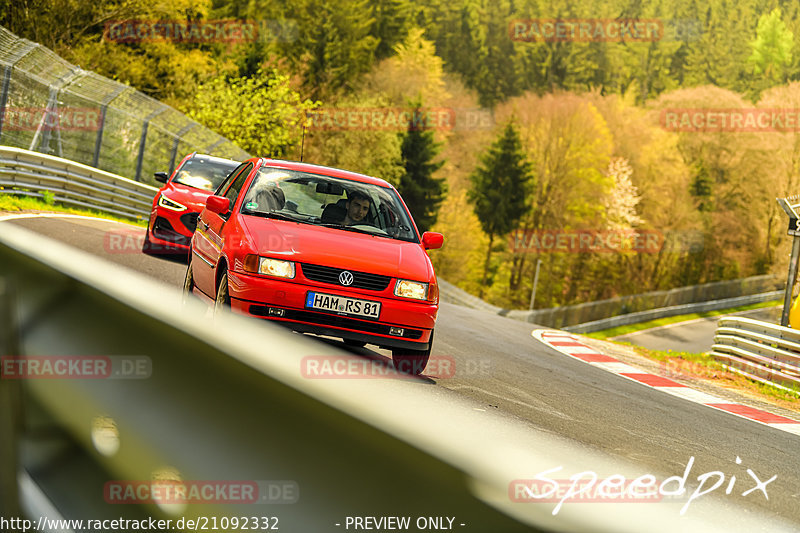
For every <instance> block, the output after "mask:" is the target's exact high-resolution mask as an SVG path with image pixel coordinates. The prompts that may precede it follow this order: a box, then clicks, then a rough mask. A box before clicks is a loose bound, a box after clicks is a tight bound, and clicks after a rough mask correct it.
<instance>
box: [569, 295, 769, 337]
mask: <svg viewBox="0 0 800 533" xmlns="http://www.w3.org/2000/svg"><path fill="white" fill-rule="evenodd" d="M781 303H782V301H781V300H772V301H769V302H761V303H757V304H750V305H740V306H738V307H731V308H729V309H718V310H716V311H706V312H705V313H690V314H688V315H676V316H669V317H666V318H659V319H656V320H649V321H647V322H640V323H638V324H629V325H627V326H617V327H615V328H609V329H603V330H600V331H595V332H593V333H582V335H585V336H587V337H592V338H593V339H600V340H605V339H608V338H609V337H620V336H622V335H627V334H629V333H634V332H636V331H642V330H644V329H650V328H657V327H660V326H667V325H669V324H675V323H677V322H686V321H687V320H694V319H696V318H709V317H712V316H720V315H727V314H730V313H738V312H739V311H750V310H751V309H762V308H764V307H774V306H776V305H781Z"/></svg>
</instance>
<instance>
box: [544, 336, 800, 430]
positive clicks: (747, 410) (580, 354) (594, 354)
mask: <svg viewBox="0 0 800 533" xmlns="http://www.w3.org/2000/svg"><path fill="white" fill-rule="evenodd" d="M531 335H532V336H533V337H534V338H535V339H537V340H539V341H541V342H542V343H544V344H546V345H547V346H550V347H551V348H553V349H555V350H558V351H559V352H561V353H563V354H565V355H568V356H570V357H574V358H575V359H579V360H581V361H583V362H585V363H589V364H590V365H592V366H596V367H599V368H602V369H604V370H607V371H608V372H612V373H614V374H617V375H619V376H622V377H624V378H627V379H630V380H632V381H636V382H639V383H642V384H644V385H647V386H649V387H652V388H654V389H658V390H660V391H663V392H666V393H667V394H671V395H673V396H678V397H679V398H683V399H685V400H689V401H692V402H695V403H700V404H703V405H707V406H708V407H713V408H714V409H718V410H720V411H725V412H726V413H730V414H733V415H737V416H740V417H742V418H746V419H748V420H753V421H755V422H759V423H761V424H765V425H767V426H770V427H773V428H775V429H780V430H783V431H787V432H789V433H794V434H795V435H800V422H797V421H795V420H792V419H791V418H786V417H785V416H780V415H776V414H773V413H769V412H767V411H762V410H761V409H756V408H754V407H749V406H747V405H742V404H738V403H735V402H731V401H728V400H723V399H722V398H718V397H716V396H713V395H711V394H707V393H705V392H702V391H699V390H695V389H692V388H690V387H687V386H686V385H682V384H680V383H678V382H675V381H672V380H671V379H669V378H665V377H663V376H657V375H655V374H650V373H648V372H644V371H643V370H640V369H638V368H634V367H632V366H630V365H628V364H625V363H623V362H622V361H620V360H618V359H615V358H613V357H611V356H609V355H606V354H604V353H601V352H598V351H597V350H595V349H594V348H591V347H589V346H587V345H585V344H583V343H582V342H580V340H579V338H578V337H577V336H575V335H573V334H571V333H567V332H566V331H558V330H552V329H536V330H533V331H532V332H531Z"/></svg>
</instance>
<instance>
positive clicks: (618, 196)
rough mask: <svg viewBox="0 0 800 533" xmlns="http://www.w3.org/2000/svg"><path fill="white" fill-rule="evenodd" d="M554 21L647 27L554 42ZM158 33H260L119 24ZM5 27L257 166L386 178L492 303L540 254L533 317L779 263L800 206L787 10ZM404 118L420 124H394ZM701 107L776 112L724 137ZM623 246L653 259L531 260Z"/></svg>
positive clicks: (142, 8) (482, 0)
mask: <svg viewBox="0 0 800 533" xmlns="http://www.w3.org/2000/svg"><path fill="white" fill-rule="evenodd" d="M557 20H560V21H562V25H563V21H567V22H569V23H570V24H572V23H576V22H584V23H589V24H591V25H592V26H591V27H592V28H593V30H597V28H600V30H597V31H603V30H608V28H611V27H612V26H613V24H612V26H609V22H611V23H613V22H614V21H617V22H619V21H631V22H632V23H633V22H637V21H646V22H651V23H656V24H657V27H658V31H657V32H656V33H657V35H656V36H655V37H653V38H641V36H640V35H638V34H636V33H635V32H634V31H633V30H631V31H629V32H628V33H627V34H626V35H624V36H622V37H619V36H613V35H607V34H605V33H604V34H601V35H599V37H598V36H597V35H594V37H592V38H591V39H580V38H575V37H574V36H573V37H570V35H569V32H567V33H566V34H562V35H561V37H560V38H548V37H547V35H548V34H547V33H546V32H547V31H548V28H550V29H552V28H553V26H549V27H548V26H546V24H547V23H551V22H553V21H557ZM132 21H135V22H132ZM155 21H159V22H161V23H167V24H173V26H172V27H174V24H179V25H180V24H187V23H200V22H203V21H251V22H252V24H254V25H255V26H257V27H258V28H259V32H258V35H257V37H255V38H252V36H250V37H247V36H245V37H247V38H245V37H237V36H234V37H233V38H228V39H213V38H196V39H185V38H184V39H175V38H152V37H153V35H154V34H152V33H151V34H150V37H147V36H146V35H145V34H140V35H139V36H138V37H136V36H135V34H134V33H131V31H130V28H131V27H133V28H142V27H143V26H142V23H145V24H146V25H147V24H152V23H153V22H155ZM126 23H127V24H128V27H127V30H126V26H125V24H126ZM131 24H133V26H131ZM0 25H3V26H5V27H6V28H8V29H9V30H11V31H12V32H14V33H16V34H17V35H20V36H22V37H25V38H28V39H30V40H32V41H36V42H38V43H41V44H43V45H44V46H47V47H49V48H51V49H53V50H54V51H55V52H56V53H58V54H59V55H61V56H62V57H64V58H65V59H67V60H68V61H70V62H72V63H75V64H77V65H79V66H81V67H82V68H84V69H87V70H92V71H95V72H97V73H99V74H102V75H104V76H107V77H109V78H112V79H115V80H118V81H120V82H123V83H126V84H129V85H131V86H133V87H135V88H137V89H139V90H141V91H143V92H145V93H146V94H148V95H150V96H152V97H154V98H157V99H159V100H161V101H164V102H166V103H168V104H170V105H172V106H174V107H176V108H177V109H179V110H181V111H183V112H184V113H186V114H188V115H189V116H191V117H192V118H194V119H196V120H198V121H200V122H202V123H203V124H205V125H206V126H208V127H209V128H211V129H213V130H215V131H217V132H218V133H220V134H222V135H224V136H226V137H228V138H229V139H231V140H232V141H234V142H235V143H237V144H238V145H239V146H241V147H242V148H243V149H245V150H247V151H248V152H250V153H251V154H254V155H259V156H271V157H281V158H288V159H299V158H300V151H301V149H302V151H303V158H304V160H305V161H309V162H314V163H318V164H323V165H331V166H338V167H341V168H346V169H350V170H354V171H358V172H363V173H366V174H370V175H374V176H378V177H381V178H384V179H386V180H387V181H389V182H391V183H392V184H394V185H395V186H396V187H398V189H399V190H400V192H401V194H402V195H403V197H404V198H405V199H406V202H407V203H408V204H409V208H410V209H411V211H412V214H413V215H414V217H415V219H416V220H417V222H418V224H419V225H420V226H421V229H423V230H424V229H428V230H433V231H440V232H442V233H444V234H445V246H444V248H443V249H441V250H437V251H435V252H431V257H432V259H433V261H434V264H435V266H436V269H437V274H438V275H439V276H440V277H442V278H444V279H447V280H448V281H450V282H451V283H455V284H456V285H458V286H460V287H461V288H463V289H465V290H467V291H469V292H471V293H473V294H480V295H482V296H483V297H484V298H485V299H487V300H488V301H490V302H491V303H494V304H496V305H499V306H502V307H506V308H527V306H528V303H529V298H530V292H531V288H532V284H533V279H534V269H535V266H536V263H537V260H541V261H542V263H541V273H540V278H539V285H538V290H537V297H536V307H537V308H542V307H551V306H556V305H564V304H571V303H579V302H587V301H594V300H598V299H603V298H609V297H614V296H620V295H627V294H634V293H640V292H646V291H650V290H659V289H668V288H673V287H679V286H684V285H693V284H697V283H704V282H711V281H718V280H724V279H733V278H738V277H744V276H749V275H755V274H764V273H780V274H783V273H785V271H786V266H787V265H786V263H787V259H788V257H787V255H788V254H787V252H788V247H789V237H787V235H786V231H785V229H786V221H787V219H786V217H785V215H784V214H783V213H782V211H780V209H779V208H778V205H777V203H776V202H775V198H776V197H783V196H787V195H790V194H796V193H800V190H798V185H799V184H800V120H794V122H791V121H792V120H793V118H792V117H797V116H798V114H799V113H800V81H798V80H800V4H798V3H797V2H789V1H786V2H781V1H763V0H760V1H759V0H736V1H733V0H663V1H653V0H643V1H634V0H618V1H613V0H612V1H601V2H597V1H595V0H591V1H587V0H577V1H560V0H552V1H547V0H522V1H508V0H492V1H489V0H448V1H445V0H427V1H426V2H425V3H424V4H418V3H416V2H412V1H408V0H374V1H366V0H334V1H324V0H291V1H289V0H96V1H93V2H85V1H83V0H0ZM217 25H218V26H219V23H217ZM163 27H166V26H162V28H163ZM617 27H618V26H617ZM125 31H128V33H127V34H126V33H125ZM114 32H116V33H114ZM125 35H127V38H124V36H125ZM142 35H145V36H144V37H142ZM121 36H122V37H121ZM637 37H639V38H637ZM651 37H652V36H651ZM415 109H416V110H417V115H418V117H422V119H423V120H422V122H419V123H417V125H416V127H414V126H413V125H412V126H411V127H407V126H405V125H403V124H402V121H401V124H400V125H399V127H396V126H394V125H393V124H392V126H391V127H390V126H389V122H390V121H391V120H392V119H394V118H397V117H403V116H407V115H403V113H404V112H409V111H413V110H415ZM337 110H338V112H339V115H336V113H337ZM709 110H718V111H719V112H720V113H721V114H720V116H723V115H724V116H726V117H727V118H728V119H730V117H732V116H734V115H737V114H738V116H741V117H745V118H746V117H748V116H750V117H751V118H752V117H757V116H759V115H758V113H759V112H766V113H767V114H770V115H771V116H772V117H773V119H772V122H770V123H769V124H766V125H765V124H760V123H757V122H755V123H754V122H750V123H748V122H744V123H740V124H739V125H738V127H731V125H730V124H727V125H726V126H722V127H721V126H719V123H716V124H713V123H711V122H709V120H711V117H712V115H711V114H710V111H709ZM342 113H344V114H342ZM373 113H377V115H374V116H377V117H378V118H377V119H369V120H367V119H366V118H364V117H367V116H369V117H373ZM698 113H699V115H700V117H701V119H702V120H703V122H702V124H700V123H698V122H697V120H701V119H698V118H697V115H698ZM776 113H777V115H778V116H779V118H778V123H777V126H776V123H775V122H774V120H775V119H774V116H775V115H776ZM337 116H338V117H339V118H338V119H337V118H336V117H337ZM342 116H344V117H347V120H348V121H349V122H342V120H341V117H342ZM359 117H360V118H359ZM668 117H673V118H674V117H678V119H676V120H677V121H672V120H671V119H669V118H668ZM687 117H688V118H687ZM337 120H338V122H337ZM359 121H360V122H359ZM742 124H745V125H747V126H748V127H743V126H742ZM753 124H755V126H753ZM734 126H736V125H734ZM476 213H478V214H476ZM479 215H480V216H479ZM636 233H638V234H639V235H640V236H642V235H643V236H648V235H649V236H653V235H655V236H657V238H658V239H659V241H658V242H659V243H660V244H659V246H658V247H657V248H656V249H652V248H644V249H639V248H636V247H635V246H633V245H631V246H632V248H629V249H622V250H621V249H611V250H609V249H598V248H597V247H594V248H592V247H590V249H580V250H577V249H576V247H575V246H572V247H571V249H570V250H569V251H563V249H562V251H559V252H553V251H552V247H551V248H549V249H546V248H547V247H546V246H544V244H543V243H545V242H546V240H545V238H546V236H551V237H549V238H553V239H555V238H556V237H557V236H558V235H562V236H565V238H566V240H562V244H564V242H569V239H570V238H571V239H572V243H573V244H574V243H575V242H576V236H580V235H592V236H593V238H597V237H598V236H600V237H602V238H608V237H609V236H610V235H612V236H617V237H619V236H620V235H622V236H623V238H622V241H623V242H624V241H625V238H626V237H625V236H628V237H630V236H631V235H635V234H636ZM514 235H517V236H522V240H520V239H519V238H518V239H516V240H515V238H514ZM634 240H635V237H631V238H630V240H629V241H628V244H631V243H632V242H634ZM577 241H578V242H580V239H579V237H578V238H577ZM515 242H516V243H517V244H519V243H520V242H522V243H524V244H525V245H526V246H527V249H525V250H523V251H522V252H521V251H520V250H519V249H515V248H514V247H513V246H512V245H513V244H514V243H515ZM549 242H550V244H551V245H552V243H553V242H555V241H549ZM607 242H610V241H607ZM532 243H537V245H538V246H539V247H538V248H536V247H535V246H534V247H531V246H532ZM623 248H624V247H623Z"/></svg>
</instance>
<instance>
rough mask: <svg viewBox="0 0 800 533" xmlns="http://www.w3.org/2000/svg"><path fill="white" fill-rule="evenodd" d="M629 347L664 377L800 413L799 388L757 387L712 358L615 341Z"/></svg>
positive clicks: (762, 384) (757, 384) (757, 385)
mask: <svg viewBox="0 0 800 533" xmlns="http://www.w3.org/2000/svg"><path fill="white" fill-rule="evenodd" d="M616 342H617V344H624V345H626V346H630V347H632V348H633V349H634V350H635V351H636V353H638V354H639V355H641V356H643V357H646V358H648V359H651V360H654V361H658V362H659V363H660V364H661V365H662V367H663V369H664V370H665V373H666V376H667V377H671V378H673V379H689V380H692V379H694V380H701V381H707V382H710V383H713V384H715V385H717V386H720V387H723V388H726V389H731V390H736V391H738V392H740V393H744V394H745V395H747V396H750V397H752V398H756V399H759V400H763V401H767V402H769V403H772V404H774V405H777V406H779V407H783V408H784V409H790V410H792V411H800V388H797V387H792V388H790V390H784V389H780V388H777V387H774V386H772V385H769V384H765V383H760V382H757V381H753V380H751V379H748V378H746V377H745V376H742V375H740V374H737V373H735V372H732V371H730V370H728V369H726V368H725V367H724V366H723V365H722V363H720V362H718V361H717V360H715V359H714V357H713V356H712V355H711V354H707V353H691V352H681V351H673V350H666V351H662V350H650V349H648V348H643V347H641V346H635V345H633V344H630V343H627V342H619V341H616Z"/></svg>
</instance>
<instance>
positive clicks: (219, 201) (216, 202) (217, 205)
mask: <svg viewBox="0 0 800 533" xmlns="http://www.w3.org/2000/svg"><path fill="white" fill-rule="evenodd" d="M206 208H207V209H208V210H209V211H211V212H212V213H216V214H218V215H224V214H226V213H227V212H228V211H229V210H230V208H231V201H230V200H228V199H227V198H225V197H224V196H213V195H212V196H209V197H208V200H206Z"/></svg>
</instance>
